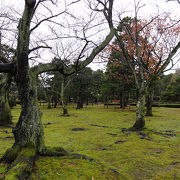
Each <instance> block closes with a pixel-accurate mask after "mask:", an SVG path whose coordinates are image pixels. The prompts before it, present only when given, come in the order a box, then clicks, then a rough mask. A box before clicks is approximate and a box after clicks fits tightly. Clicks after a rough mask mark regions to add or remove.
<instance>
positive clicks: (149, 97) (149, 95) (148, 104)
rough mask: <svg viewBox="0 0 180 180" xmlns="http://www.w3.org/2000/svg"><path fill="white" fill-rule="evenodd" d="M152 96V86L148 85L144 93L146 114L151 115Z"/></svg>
mask: <svg viewBox="0 0 180 180" xmlns="http://www.w3.org/2000/svg"><path fill="white" fill-rule="evenodd" d="M153 96H154V91H153V88H152V87H149V88H148V89H147V94H146V116H153V113H152V105H153Z"/></svg>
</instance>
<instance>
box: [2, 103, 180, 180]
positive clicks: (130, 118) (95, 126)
mask: <svg viewBox="0 0 180 180" xmlns="http://www.w3.org/2000/svg"><path fill="white" fill-rule="evenodd" d="M134 111H135V107H131V108H130V110H129V108H128V109H116V111H114V108H113V107H109V109H105V108H104V107H103V106H94V107H87V108H83V109H82V110H76V109H75V108H73V107H69V113H70V116H69V117H63V116H59V115H60V114H61V112H62V110H61V109H60V108H57V109H47V108H46V107H42V112H43V116H42V120H43V124H45V141H46V145H47V146H51V147H53V146H60V147H63V148H64V149H65V150H67V151H69V152H72V153H79V154H84V155H86V156H89V157H91V158H93V159H95V160H96V162H97V163H96V162H90V161H88V160H83V159H80V160H79V159H68V158H62V157H51V158H50V157H39V159H38V160H37V161H36V168H35V178H36V179H62V180H63V179H72V180H76V179H78V180H86V179H87V180H89V179H90V180H91V179H95V180H96V179H97V180H101V179H102V180H105V179H109V180H114V179H115V180H116V179H119V177H118V176H117V175H116V174H115V173H113V171H112V170H110V169H109V168H112V169H114V170H116V171H118V172H119V173H120V174H121V175H122V176H123V177H125V178H120V179H137V180H141V179H142V180H143V179H157V180H158V179H180V153H179V152H180V143H179V142H180V133H179V132H180V120H179V117H180V109H177V108H171V109H169V108H165V107H154V108H153V112H154V116H153V117H146V129H145V130H144V131H142V132H141V133H138V132H122V131H121V129H122V128H128V127H131V126H132V125H133V123H134V120H135V112H134ZM19 112H20V109H19V108H18V107H16V108H15V109H13V121H14V122H16V121H17V119H18V116H19ZM72 129H76V130H75V131H73V130H72ZM82 129H84V130H82ZM4 130H5V131H8V133H5V131H4ZM7 136H12V133H11V130H10V128H3V129H2V128H1V129H0V137H1V138H0V157H1V156H2V155H3V154H4V152H5V150H6V149H7V148H9V147H11V145H12V144H13V141H14V140H13V139H12V138H6V137H7ZM104 165H105V166H106V167H105V166H104ZM5 169H6V165H5V164H0V178H1V176H2V175H3V173H4V171H5Z"/></svg>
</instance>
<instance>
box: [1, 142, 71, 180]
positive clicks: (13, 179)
mask: <svg viewBox="0 0 180 180" xmlns="http://www.w3.org/2000/svg"><path fill="white" fill-rule="evenodd" d="M39 154H40V155H41V156H65V155H68V153H67V151H65V150H64V149H63V148H60V147H55V148H44V149H43V150H42V152H41V153H39ZM36 155H37V152H36V148H35V146H34V145H32V144H28V145H26V146H23V147H22V146H19V145H17V146H14V147H12V148H9V149H8V150H7V151H6V153H5V154H4V156H3V157H2V159H1V161H5V162H7V163H10V165H9V167H8V169H7V172H6V174H5V178H4V179H5V180H19V179H22V180H24V179H27V178H28V177H29V176H30V175H31V172H32V170H33V165H34V161H35V157H36Z"/></svg>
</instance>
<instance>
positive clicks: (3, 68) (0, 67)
mask: <svg viewBox="0 0 180 180" xmlns="http://www.w3.org/2000/svg"><path fill="white" fill-rule="evenodd" d="M14 71H15V64H14V63H0V73H13V72H14Z"/></svg>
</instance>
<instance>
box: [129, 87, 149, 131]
mask: <svg viewBox="0 0 180 180" xmlns="http://www.w3.org/2000/svg"><path fill="white" fill-rule="evenodd" d="M145 97H146V88H145V87H144V85H141V88H140V89H139V90H138V100H137V105H136V122H135V124H134V125H133V127H132V128H130V129H132V130H141V129H143V128H144V126H145V120H144V112H145Z"/></svg>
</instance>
